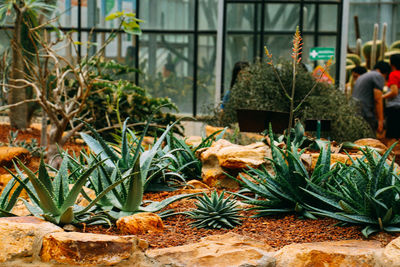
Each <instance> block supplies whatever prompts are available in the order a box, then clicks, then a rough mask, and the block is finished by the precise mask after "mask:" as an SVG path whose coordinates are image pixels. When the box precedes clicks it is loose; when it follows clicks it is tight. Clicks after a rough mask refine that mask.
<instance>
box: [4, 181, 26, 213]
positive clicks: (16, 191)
mask: <svg viewBox="0 0 400 267" xmlns="http://www.w3.org/2000/svg"><path fill="white" fill-rule="evenodd" d="M25 182H26V181H25ZM17 184H19V183H18V181H17V180H15V178H12V179H11V180H10V181H9V182H8V183H7V185H6V186H5V187H4V189H3V192H2V193H1V196H0V217H11V216H16V215H15V214H13V213H11V210H12V209H13V207H14V206H15V204H16V203H17V200H18V197H19V195H20V194H21V192H22V189H23V187H22V186H21V185H18V186H17V187H16V185H17Z"/></svg>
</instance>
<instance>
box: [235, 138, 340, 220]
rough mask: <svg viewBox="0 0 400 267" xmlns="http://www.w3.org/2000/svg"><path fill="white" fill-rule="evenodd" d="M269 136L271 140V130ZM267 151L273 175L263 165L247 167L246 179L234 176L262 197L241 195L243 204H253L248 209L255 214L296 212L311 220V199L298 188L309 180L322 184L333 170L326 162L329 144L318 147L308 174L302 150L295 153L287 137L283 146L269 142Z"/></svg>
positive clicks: (328, 157) (306, 184) (313, 217)
mask: <svg viewBox="0 0 400 267" xmlns="http://www.w3.org/2000/svg"><path fill="white" fill-rule="evenodd" d="M270 136H271V137H272V138H271V140H273V135H272V131H271V130H270ZM271 151H272V159H269V160H270V161H271V162H272V167H273V171H274V172H273V174H271V173H270V172H269V171H268V170H267V169H266V168H265V167H264V166H262V167H261V168H260V169H255V168H251V167H249V170H247V171H246V173H247V174H248V175H249V176H250V177H251V178H252V179H251V180H250V179H247V178H246V177H245V176H243V175H240V178H241V179H240V180H238V179H237V180H238V181H239V182H240V183H241V184H242V185H243V186H244V187H245V188H247V189H248V190H249V191H251V192H253V193H255V194H256V196H259V197H261V198H263V200H260V199H258V198H252V197H248V196H242V195H241V196H242V197H244V198H245V199H246V200H245V202H246V203H249V204H252V205H254V206H255V207H253V208H251V209H252V210H256V211H257V215H255V216H256V217H261V216H267V215H272V214H276V213H290V212H296V213H299V214H300V215H301V216H304V217H307V218H312V219H315V216H314V215H313V214H312V213H310V209H309V208H308V205H307V204H308V203H309V202H310V201H312V198H310V196H309V195H308V194H307V193H306V192H304V191H303V190H302V188H307V187H308V182H307V181H309V180H311V181H313V182H314V183H315V184H318V185H322V184H324V183H326V182H327V181H328V180H329V178H330V176H332V174H333V173H334V172H335V171H336V170H335V169H334V168H331V165H330V153H331V152H330V145H329V144H327V145H326V146H324V147H322V149H321V153H320V155H319V158H318V161H317V164H316V167H315V170H314V172H313V173H312V175H311V176H310V175H309V173H308V172H307V170H306V167H305V166H304V164H303V163H302V161H301V159H300V156H301V154H302V153H303V151H304V150H303V151H300V152H298V149H297V147H296V146H293V145H291V142H290V139H289V141H288V144H287V146H286V149H281V148H279V147H277V146H276V145H275V144H274V142H271ZM232 178H234V177H232ZM234 179H235V178H234Z"/></svg>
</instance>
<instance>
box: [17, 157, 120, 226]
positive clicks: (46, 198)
mask: <svg viewBox="0 0 400 267" xmlns="http://www.w3.org/2000/svg"><path fill="white" fill-rule="evenodd" d="M102 162H103V161H99V162H97V163H96V164H92V165H91V166H89V167H87V168H84V170H83V172H82V173H81V174H80V175H79V177H78V179H76V182H75V183H74V185H73V186H72V188H71V189H70V188H69V182H68V181H69V180H70V177H69V176H70V175H71V174H69V173H68V164H69V157H67V156H66V155H65V156H64V158H63V161H62V164H61V167H60V169H59V171H58V173H57V175H56V176H55V177H54V179H52V178H51V177H50V175H49V173H48V171H47V169H46V165H45V163H44V161H43V156H42V157H41V160H40V165H39V170H38V173H37V175H36V174H35V173H33V172H32V171H31V170H30V169H29V168H28V167H27V166H25V165H24V164H23V163H22V162H21V161H19V160H18V164H19V166H20V167H21V168H22V170H23V171H24V172H25V174H26V176H25V175H24V174H23V172H22V171H21V170H20V169H19V168H18V166H17V165H16V164H14V166H15V170H16V172H17V174H13V173H12V172H10V173H11V175H12V176H13V178H14V179H15V180H17V181H18V182H19V184H20V185H21V186H22V187H23V188H24V189H25V190H26V191H27V193H28V195H29V197H30V199H31V201H32V204H30V203H29V202H28V201H26V200H24V199H23V201H24V204H25V206H26V207H27V209H28V210H29V211H30V212H31V213H32V214H33V215H34V216H37V217H40V218H44V219H45V220H48V221H50V222H52V223H55V224H61V225H63V224H71V223H72V224H74V223H80V222H87V223H91V222H95V221H97V220H100V221H101V220H102V221H103V222H106V221H107V220H108V219H107V217H105V216H98V215H99V214H97V215H96V214H95V216H92V214H93V211H94V210H93V207H94V205H95V204H96V202H97V201H98V200H99V199H101V198H102V197H103V196H104V195H105V194H107V192H109V191H110V190H111V189H112V188H113V186H114V187H115V186H116V185H113V186H111V187H108V188H105V189H104V190H103V191H102V192H101V193H100V194H99V195H98V196H97V198H96V199H94V200H93V201H91V202H90V203H89V205H88V206H86V207H79V206H77V205H75V202H76V200H77V197H78V195H79V193H80V192H81V190H82V187H83V186H84V185H85V183H86V182H87V179H88V178H89V176H90V175H91V173H92V172H93V171H94V170H95V169H96V168H97V167H98V166H99V165H101V163H102ZM27 180H29V182H30V183H27V182H26V181H27ZM122 181H123V180H121V182H122Z"/></svg>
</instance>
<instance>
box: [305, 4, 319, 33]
mask: <svg viewBox="0 0 400 267" xmlns="http://www.w3.org/2000/svg"><path fill="white" fill-rule="evenodd" d="M315 10H316V8H315V5H312V4H306V5H304V7H303V13H304V18H303V30H304V31H314V30H315V15H316V14H315Z"/></svg>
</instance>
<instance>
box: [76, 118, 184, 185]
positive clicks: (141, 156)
mask: <svg viewBox="0 0 400 267" xmlns="http://www.w3.org/2000/svg"><path fill="white" fill-rule="evenodd" d="M151 118H152V117H150V118H149V120H148V122H147V124H146V126H145V128H144V130H143V132H142V134H141V136H140V137H139V138H138V137H137V136H136V135H135V134H134V133H133V132H132V131H131V130H129V129H128V128H127V127H126V125H127V121H128V119H126V120H125V122H124V124H123V127H122V132H121V138H120V140H121V143H120V145H119V147H118V144H108V143H107V142H106V141H105V140H104V139H103V138H102V137H101V136H100V135H99V133H98V132H97V131H96V130H95V129H94V128H93V127H91V126H90V125H88V124H86V125H87V127H88V129H89V130H90V131H91V133H92V134H93V136H94V138H93V137H91V136H90V135H88V134H85V133H81V137H82V139H83V140H84V141H85V142H86V144H87V145H88V146H89V148H90V149H91V150H92V151H93V153H94V154H96V155H99V157H100V158H102V159H103V160H105V165H106V166H105V169H106V170H107V171H108V172H109V173H110V172H111V171H112V170H113V169H115V168H118V169H119V170H120V172H121V173H125V172H126V171H128V170H130V169H131V168H132V167H133V166H134V165H135V164H136V162H137V161H139V163H140V169H141V172H140V175H141V179H142V183H143V186H144V190H145V191H151V185H152V182H153V180H152V179H153V178H155V177H156V176H157V175H156V174H158V171H161V170H159V169H156V170H155V169H154V167H156V168H157V167H161V166H162V167H163V168H167V167H168V166H166V165H162V164H161V165H158V166H155V165H157V163H159V158H158V159H157V157H156V156H157V153H158V151H159V150H160V149H161V145H162V143H163V141H164V139H165V137H166V136H167V135H168V133H169V131H171V129H172V128H173V127H174V125H175V124H176V123H178V121H177V122H175V123H173V124H171V125H169V126H167V128H166V129H165V131H164V133H163V134H162V135H161V136H160V138H158V140H157V141H156V142H155V143H154V144H153V146H152V147H151V149H150V150H147V151H145V150H144V148H143V147H142V143H143V139H144V137H145V135H146V133H147V130H148V128H149V126H150V122H151ZM128 136H129V138H128ZM128 140H133V142H131V143H130V142H129V141H128ZM110 170H111V171H110ZM170 175H172V174H170Z"/></svg>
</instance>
